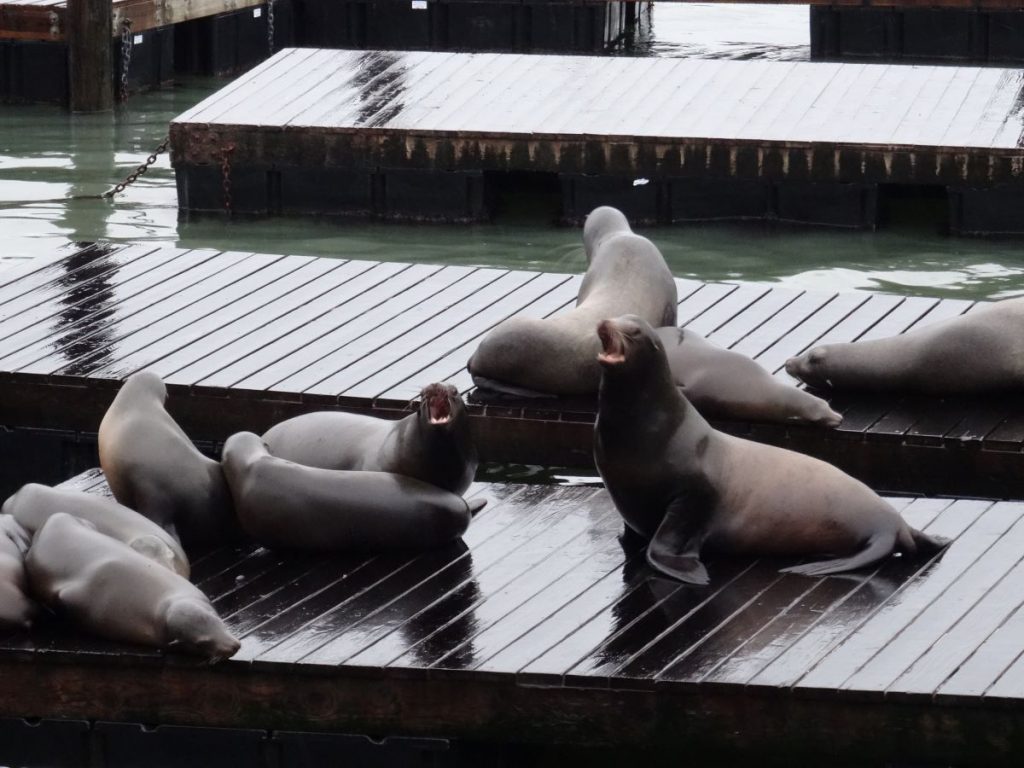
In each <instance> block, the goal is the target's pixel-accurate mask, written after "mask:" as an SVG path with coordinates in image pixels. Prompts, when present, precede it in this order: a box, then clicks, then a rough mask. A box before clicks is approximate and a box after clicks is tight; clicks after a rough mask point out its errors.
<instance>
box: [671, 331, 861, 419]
mask: <svg viewBox="0 0 1024 768" xmlns="http://www.w3.org/2000/svg"><path fill="white" fill-rule="evenodd" d="M655 333H657V335H658V338H660V339H661V342H662V345H663V346H664V347H665V354H666V356H667V358H668V363H669V369H670V370H671V372H672V378H673V380H674V381H675V383H676V384H677V385H678V386H680V387H682V389H683V392H684V394H685V395H686V398H687V399H688V400H689V401H690V402H691V403H692V404H693V406H694V407H695V408H696V409H697V410H698V411H700V413H701V415H703V416H705V417H706V418H712V419H714V418H720V419H742V420H750V421H782V422H784V421H802V422H807V423H810V424H820V425H822V426H825V427H837V426H839V424H840V423H841V422H842V420H843V417H842V416H840V415H839V414H838V413H836V412H835V411H833V410H832V409H831V408H830V407H829V405H828V403H827V402H825V401H824V400H822V399H821V398H820V397H815V396H814V395H812V394H810V393H809V392H805V391H804V390H802V389H798V388H797V387H794V386H791V385H789V384H784V383H782V382H780V381H779V380H778V379H776V378H775V377H774V376H772V375H771V374H770V373H768V371H766V370H765V369H764V368H762V367H761V366H760V365H758V364H757V363H756V362H755V361H754V360H752V359H751V358H749V357H747V356H746V355H741V354H740V353H739V352H733V351H732V350H728V349H722V348H721V347H719V346H717V345H715V344H712V343H711V342H710V341H708V340H707V339H705V338H703V337H702V336H699V335H698V334H696V333H694V332H693V331H688V330H686V329H685V328H658V329H656V330H655Z"/></svg>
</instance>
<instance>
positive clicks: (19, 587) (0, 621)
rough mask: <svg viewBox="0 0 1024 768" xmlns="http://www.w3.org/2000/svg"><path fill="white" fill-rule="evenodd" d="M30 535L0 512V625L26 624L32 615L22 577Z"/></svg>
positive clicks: (15, 625) (27, 625)
mask: <svg viewBox="0 0 1024 768" xmlns="http://www.w3.org/2000/svg"><path fill="white" fill-rule="evenodd" d="M31 540H32V536H31V534H29V532H28V531H26V530H25V529H24V528H23V527H22V526H21V524H20V523H19V522H18V521H17V520H15V519H14V518H13V517H11V516H10V515H0V626H3V627H21V628H28V627H30V626H32V620H33V618H34V617H35V615H36V606H35V604H34V603H33V602H32V600H31V599H29V597H28V594H27V584H26V580H25V553H26V552H27V551H28V548H29V544H30V543H31Z"/></svg>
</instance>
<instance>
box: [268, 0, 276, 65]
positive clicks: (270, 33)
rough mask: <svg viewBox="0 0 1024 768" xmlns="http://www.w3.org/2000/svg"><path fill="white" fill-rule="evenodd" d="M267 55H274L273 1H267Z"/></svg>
mask: <svg viewBox="0 0 1024 768" xmlns="http://www.w3.org/2000/svg"><path fill="white" fill-rule="evenodd" d="M267 55H268V56H273V55H274V0H267Z"/></svg>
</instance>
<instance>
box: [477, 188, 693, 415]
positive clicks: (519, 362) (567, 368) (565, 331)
mask: <svg viewBox="0 0 1024 768" xmlns="http://www.w3.org/2000/svg"><path fill="white" fill-rule="evenodd" d="M583 246H584V251H585V252H586V256H587V272H586V274H585V275H584V277H583V284H582V286H580V292H579V296H578V298H577V300H576V307H575V309H573V310H572V311H570V312H567V313H565V314H564V315H559V316H558V317H552V318H547V319H535V318H530V317H511V318H509V319H508V320H505V321H504V322H502V323H500V324H498V325H497V326H496V327H495V328H493V329H492V330H491V331H490V333H488V334H487V335H486V336H485V337H484V339H483V340H482V341H481V342H480V345H479V346H478V347H477V349H476V351H475V352H474V353H473V356H472V357H471V358H470V360H469V364H468V368H469V372H470V373H471V374H472V375H473V380H474V381H475V382H476V383H477V385H478V386H482V387H485V388H487V389H492V390H495V391H498V392H505V393H508V394H513V395H526V396H535V395H537V394H546V395H592V394H594V393H595V392H597V385H598V382H599V381H600V378H601V369H600V367H599V366H598V365H597V363H596V362H595V360H596V358H597V354H598V352H600V351H601V346H600V344H599V343H598V341H597V339H596V337H595V336H594V327H595V326H596V325H597V323H598V322H600V321H601V320H603V319H604V318H606V317H617V316H618V315H621V314H625V313H632V314H636V315H640V316H641V317H643V318H644V319H645V320H646V321H647V322H649V323H650V324H651V325H653V326H655V327H659V326H665V325H675V324H676V305H677V301H678V297H677V294H676V283H675V279H674V278H673V277H672V272H671V271H670V270H669V268H668V265H667V264H665V259H664V258H663V257H662V255H661V252H660V251H659V250H658V249H657V247H656V246H655V245H654V243H652V242H651V241H650V240H648V239H647V238H646V237H642V236H641V235H637V234H635V233H634V232H633V230H632V229H631V228H630V226H629V222H628V221H627V220H626V217H625V216H624V215H623V214H622V213H621V212H620V211H618V210H616V209H615V208H610V207H608V206H602V207H600V208H595V209H594V210H593V211H592V212H591V213H590V215H589V216H587V220H586V223H585V224H584V225H583Z"/></svg>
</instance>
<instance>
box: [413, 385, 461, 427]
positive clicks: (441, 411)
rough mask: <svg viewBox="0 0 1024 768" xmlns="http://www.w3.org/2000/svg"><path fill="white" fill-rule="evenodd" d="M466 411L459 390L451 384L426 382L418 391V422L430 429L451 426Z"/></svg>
mask: <svg viewBox="0 0 1024 768" xmlns="http://www.w3.org/2000/svg"><path fill="white" fill-rule="evenodd" d="M465 413H466V404H465V403H463V402H462V398H461V397H459V390H457V389H456V388H455V387H454V386H452V385H451V384H428V385H427V386H425V387H424V388H423V390H422V391H421V392H420V408H419V419H420V424H421V425H422V426H424V427H429V428H431V429H437V428H439V427H441V428H451V427H452V426H454V425H455V424H456V423H457V422H458V420H459V419H461V418H462V416H463V415H464V414H465Z"/></svg>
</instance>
